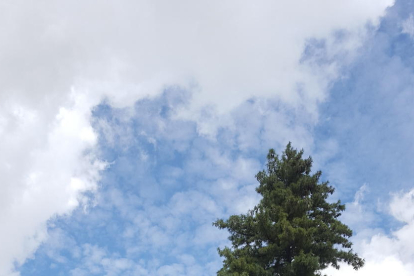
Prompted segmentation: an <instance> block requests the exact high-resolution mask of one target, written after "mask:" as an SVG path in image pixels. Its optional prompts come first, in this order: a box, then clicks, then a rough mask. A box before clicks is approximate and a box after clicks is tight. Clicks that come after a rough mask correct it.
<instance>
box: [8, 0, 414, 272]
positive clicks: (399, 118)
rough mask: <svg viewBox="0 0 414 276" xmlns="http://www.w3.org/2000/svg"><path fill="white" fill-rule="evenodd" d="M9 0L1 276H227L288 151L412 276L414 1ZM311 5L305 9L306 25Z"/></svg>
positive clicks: (362, 242) (389, 259)
mask: <svg viewBox="0 0 414 276" xmlns="http://www.w3.org/2000/svg"><path fill="white" fill-rule="evenodd" d="M121 2H122V5H121V3H120V2H117V3H116V4H115V3H112V2H111V1H102V2H101V3H100V4H99V5H96V3H94V2H92V1H72V2H71V3H63V2H51V1H43V2H41V3H40V4H33V3H28V2H27V1H15V2H13V3H11V2H10V3H9V2H5V3H2V4H0V5H1V6H2V8H0V10H1V12H0V13H1V14H0V18H2V19H0V20H1V21H2V24H0V25H2V26H6V27H3V29H4V32H2V33H3V34H2V35H1V36H2V40H4V41H6V42H5V43H4V44H3V45H1V46H0V57H1V59H2V60H4V63H3V65H0V72H1V76H2V78H0V88H1V90H0V91H1V92H0V106H1V108H0V139H1V141H2V143H1V145H0V150H1V151H2V152H3V156H2V157H0V164H1V165H0V171H1V175H2V176H1V183H2V184H0V188H1V189H2V193H1V194H2V196H1V201H0V204H1V205H2V207H3V208H1V209H2V211H0V219H1V221H2V225H3V229H1V230H0V241H1V242H2V244H3V245H4V246H2V248H1V249H0V275H13V276H17V275H21V276H26V275H70V276H82V275H108V276H109V275H159V276H167V275H170V276H176V275H177V276H178V275H215V273H216V271H217V270H218V269H219V268H220V266H221V262H222V260H221V259H220V257H219V256H218V254H217V247H222V246H225V245H226V244H228V241H227V233H226V232H225V231H222V230H218V229H216V228H214V227H213V226H212V222H213V221H214V220H216V219H217V218H226V217H228V216H230V215H232V214H240V213H244V212H246V211H247V210H249V209H250V208H252V207H253V206H254V205H255V204H256V203H257V202H258V201H259V200H260V197H259V196H258V195H257V194H256V192H255V187H256V186H257V182H256V180H255V174H256V173H257V172H258V171H260V170H262V169H263V168H264V162H265V156H266V153H267V151H268V149H269V148H275V150H276V151H277V152H279V153H280V152H281V151H282V150H283V148H284V147H285V145H286V144H287V143H288V142H289V141H291V142H292V143H293V146H294V147H297V148H303V149H304V150H305V154H306V155H311V156H312V157H313V160H314V169H315V170H317V169H320V170H322V172H323V178H324V179H327V180H329V181H330V183H331V184H332V185H333V186H335V188H336V192H335V194H334V195H333V197H332V200H336V199H341V201H342V202H345V203H346V204H347V210H346V212H345V213H344V214H343V216H342V219H343V221H344V222H345V223H347V224H348V225H349V226H350V227H351V228H352V229H353V230H354V237H353V242H354V245H355V250H356V251H357V252H358V253H359V254H360V255H362V256H363V257H364V258H365V259H366V266H365V267H364V268H363V269H361V270H359V271H357V272H355V271H351V268H349V267H347V266H346V265H344V266H343V267H342V269H341V270H339V271H336V270H334V269H328V270H327V271H326V273H327V274H328V275H333V276H337V275H363V276H365V275H389V274H390V273H394V274H399V275H414V274H413V272H412V271H414V262H413V261H412V260H413V257H414V250H413V248H414V238H412V237H411V236H412V235H411V233H412V231H414V229H413V228H414V200H413V198H414V185H413V182H412V179H414V170H413V169H412V168H413V166H414V161H413V159H412V156H413V154H414V146H413V144H412V141H413V138H414V131H413V129H414V120H413V117H414V112H413V111H412V105H413V104H414V63H413V62H414V60H413V54H414V48H413V47H414V46H413V45H414V19H413V16H414V15H413V14H414V2H413V1H406V0H402V1H399V0H397V1H395V2H394V1H391V0H383V1H377V0H376V1H374V0H372V1H371V0H367V1H347V2H340V1H320V2H319V3H318V4H315V3H313V4H310V3H309V2H308V1H302V0H295V1H289V3H287V2H281V1H278V2H276V3H275V2H273V1H259V2H257V4H255V5H252V4H250V3H248V2H247V1H237V4H236V3H232V1H229V2H222V1H212V2H209V3H208V4H207V3H195V2H191V1H184V0H182V1H177V2H176V3H174V4H172V3H171V2H165V1H153V2H149V1H121ZM299 7H300V8H299Z"/></svg>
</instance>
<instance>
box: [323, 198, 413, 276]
mask: <svg viewBox="0 0 414 276" xmlns="http://www.w3.org/2000/svg"><path fill="white" fill-rule="evenodd" d="M413 195H414V190H411V191H410V192H408V193H405V194H401V195H394V196H393V199H392V201H391V203H390V206H389V207H390V212H391V214H392V215H393V216H394V217H395V218H396V219H398V220H400V221H403V222H404V223H405V225H404V226H402V227H401V228H399V229H397V230H395V231H393V232H392V233H391V234H390V235H386V234H383V233H378V231H376V232H377V233H373V232H374V231H371V234H372V235H371V236H370V237H369V238H366V234H365V233H362V235H361V236H362V237H359V236H360V235H358V236H356V241H355V242H354V244H355V248H356V249H357V251H358V252H359V254H360V256H362V257H363V258H365V261H366V264H365V266H364V267H363V268H362V269H360V270H358V271H354V270H353V269H352V268H351V267H349V266H346V265H343V266H342V267H341V269H340V270H335V269H333V268H329V269H327V270H326V271H325V273H327V274H328V275H333V276H340V275H356V276H371V275H390V274H397V275H407V276H413V275H414V261H413V260H414V241H413V239H412V233H413V232H414V216H413V213H414V211H413V210H414V200H413ZM368 225H369V223H368ZM368 225H367V226H368Z"/></svg>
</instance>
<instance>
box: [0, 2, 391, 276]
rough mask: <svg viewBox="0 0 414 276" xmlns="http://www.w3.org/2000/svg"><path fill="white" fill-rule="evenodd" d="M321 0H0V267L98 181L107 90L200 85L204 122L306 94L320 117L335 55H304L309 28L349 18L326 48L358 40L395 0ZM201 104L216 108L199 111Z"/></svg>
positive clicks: (335, 25)
mask: <svg viewBox="0 0 414 276" xmlns="http://www.w3.org/2000/svg"><path fill="white" fill-rule="evenodd" d="M319 3H320V6H317V5H315V3H313V2H310V1H306V0H297V1H290V2H281V1H278V2H274V1H260V2H255V4H254V5H252V4H251V3H250V2H248V1H246V2H240V1H229V2H226V1H224V2H223V1H208V2H203V3H200V2H194V1H185V0H182V1H179V2H174V3H172V2H170V1H144V0H143V1H127V0H126V1H121V2H119V1H117V2H113V1H100V2H99V5H97V4H96V2H95V1H70V2H63V1H41V2H36V3H35V2H28V1H13V2H10V1H6V2H2V3H0V26H1V27H0V28H1V32H0V39H1V41H3V43H2V44H1V46H0V59H1V60H2V63H1V64H0V75H1V76H2V77H1V79H0V91H1V92H0V135H1V138H0V139H1V143H0V151H1V152H2V156H1V157H0V181H1V201H0V205H1V211H0V222H1V225H2V228H1V229H0V243H1V244H2V247H1V248H0V274H1V275H9V274H10V273H12V271H13V265H12V264H13V262H14V261H17V263H22V262H23V261H24V260H25V259H26V258H27V257H28V256H30V254H31V253H32V252H33V251H34V250H35V249H36V248H37V246H38V245H39V243H40V242H41V241H42V240H44V239H45V237H46V230H45V229H46V221H47V220H48V219H49V218H51V217H53V216H55V215H62V214H67V213H69V212H70V211H71V210H73V208H74V207H76V206H78V205H79V203H80V202H82V200H83V199H82V198H81V196H80V194H81V193H82V192H83V191H86V190H94V189H95V188H96V182H97V181H98V180H99V172H100V171H101V170H102V169H103V168H104V164H103V163H102V162H100V161H99V160H97V159H96V157H95V155H94V152H93V148H94V146H95V144H96V140H97V137H96V134H95V133H94V131H93V129H92V128H91V124H90V114H91V110H92V108H93V107H94V106H96V105H97V104H98V103H99V102H100V101H102V99H104V98H106V99H108V102H109V103H110V104H112V105H115V106H118V107H123V106H128V105H131V104H132V103H134V102H135V101H136V100H138V99H140V98H143V97H146V96H149V95H155V94H157V93H159V92H160V91H162V89H163V88H164V87H165V86H166V85H180V86H182V87H184V88H187V89H189V90H191V91H192V92H193V93H192V98H191V100H190V102H191V104H190V105H189V106H188V109H183V110H182V111H181V113H180V114H179V115H180V116H181V117H184V118H187V119H191V120H195V121H197V122H198V123H199V131H200V132H202V133H205V134H209V133H213V134H214V132H215V130H216V128H217V125H220V124H224V125H226V124H228V123H226V122H220V120H217V118H221V115H216V112H218V114H225V113H226V112H228V111H230V110H232V109H233V108H235V107H237V106H238V105H239V104H241V103H242V102H243V101H245V100H246V99H249V98H252V97H265V98H273V97H275V98H277V99H279V100H281V101H282V102H284V103H287V104H289V105H291V106H292V107H293V108H299V107H301V108H303V107H305V112H307V113H308V114H309V115H310V117H313V118H314V119H315V118H316V117H317V111H316V105H317V103H318V102H320V101H322V100H324V98H325V97H326V91H325V89H326V87H327V86H328V84H329V82H330V81H331V80H332V78H334V77H335V76H336V75H337V72H336V68H337V64H335V62H330V63H328V64H327V65H326V66H325V65H322V66H319V67H318V65H315V64H312V63H307V64H300V63H299V60H300V58H301V55H302V51H303V46H304V43H305V41H306V39H308V38H311V37H316V38H319V39H323V38H330V37H331V34H332V32H334V31H335V30H337V29H341V28H343V29H345V30H346V31H347V32H348V33H349V37H350V38H351V39H349V40H348V42H349V43H348V44H346V43H340V44H335V46H336V47H339V46H340V45H346V47H345V46H344V47H345V48H344V47H339V49H338V50H336V48H335V49H334V48H332V49H327V50H328V54H329V55H331V56H335V54H336V53H337V51H349V50H353V49H354V48H355V47H357V46H358V45H359V43H360V41H361V40H360V37H361V33H364V26H365V24H366V22H367V21H371V22H374V23H375V22H377V21H378V18H379V16H381V15H382V14H383V12H384V10H385V8H386V7H387V6H389V5H391V4H392V3H393V1H391V0H387V1H385V0H383V1H378V0H369V1H357V0H352V1H346V2H334V1H330V0H325V1H320V2H319ZM328 40H329V39H328ZM331 40H332V39H331ZM328 44H329V43H328ZM298 85H299V86H300V87H302V89H300V90H298V89H297V87H298ZM72 87H75V88H76V89H75V90H73V89H72ZM206 107H209V108H210V109H206ZM206 110H207V111H208V110H212V111H211V116H210V117H211V118H212V119H207V120H202V116H203V114H205V112H206ZM223 118H224V117H223ZM223 120H224V119H223ZM224 121H225V120H224ZM246 139H250V138H248V137H246ZM240 166H243V164H240ZM81 274H82V273H81V271H80V272H79V273H78V275H81Z"/></svg>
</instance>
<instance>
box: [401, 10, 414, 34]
mask: <svg viewBox="0 0 414 276" xmlns="http://www.w3.org/2000/svg"><path fill="white" fill-rule="evenodd" d="M402 33H403V34H408V35H409V36H410V37H411V38H414V18H413V15H412V14H411V15H410V16H409V17H408V18H407V19H406V20H405V21H404V22H403V23H402Z"/></svg>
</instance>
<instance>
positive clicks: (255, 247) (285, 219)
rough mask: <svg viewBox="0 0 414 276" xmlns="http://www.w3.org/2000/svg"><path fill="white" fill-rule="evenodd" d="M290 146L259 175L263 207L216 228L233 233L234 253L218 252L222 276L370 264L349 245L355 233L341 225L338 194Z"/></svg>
mask: <svg viewBox="0 0 414 276" xmlns="http://www.w3.org/2000/svg"><path fill="white" fill-rule="evenodd" d="M302 155H303V150H301V151H297V150H296V149H293V148H292V146H291V144H290V143H289V144H288V145H287V147H286V149H285V151H284V152H283V154H282V157H281V159H279V157H278V156H277V155H276V154H275V151H274V150H273V149H271V150H269V154H268V156H267V170H266V171H261V172H259V173H258V174H257V175H256V178H257V180H258V182H259V183H260V185H259V187H258V188H257V189H256V191H257V192H258V193H259V194H260V195H262V199H261V201H260V203H259V204H258V205H257V206H255V207H254V209H253V210H250V211H249V212H248V213H247V214H245V215H233V216H230V218H229V219H228V220H226V221H224V220H222V219H219V220H217V221H216V222H214V223H213V225H215V226H217V227H218V228H220V229H227V230H228V231H229V232H230V237H229V240H230V241H231V243H232V247H231V248H228V247H225V248H224V249H218V251H219V254H220V256H222V257H224V261H223V268H222V269H221V270H219V271H218V273H217V275H219V276H276V275H277V276H279V275H280V276H298V275H301V276H314V275H321V273H320V270H322V269H324V268H326V267H327V266H328V265H332V266H333V267H335V268H337V269H339V262H345V263H348V264H350V265H352V266H353V268H354V269H358V268H360V267H362V266H363V265H364V260H363V259H361V258H360V257H358V255H357V254H355V253H354V252H353V251H352V249H351V247H352V243H351V242H350V241H349V240H348V239H349V238H350V237H351V236H352V231H351V230H350V229H349V227H348V226H346V225H345V224H343V223H342V222H340V221H339V220H338V217H339V216H340V215H341V213H342V212H343V211H344V210H345V205H343V204H341V202H340V201H338V202H334V203H329V202H328V201H327V198H328V196H329V195H332V194H333V192H334V188H333V187H332V186H329V185H328V184H329V183H328V182H321V183H320V181H319V179H320V177H321V171H317V172H316V173H314V174H311V167H312V159H311V157H309V158H307V159H303V158H302Z"/></svg>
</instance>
